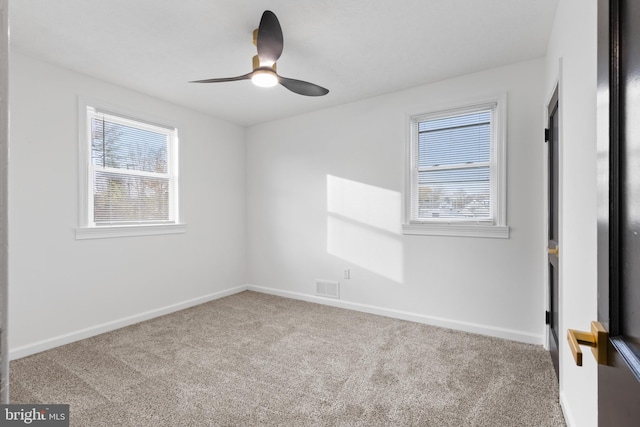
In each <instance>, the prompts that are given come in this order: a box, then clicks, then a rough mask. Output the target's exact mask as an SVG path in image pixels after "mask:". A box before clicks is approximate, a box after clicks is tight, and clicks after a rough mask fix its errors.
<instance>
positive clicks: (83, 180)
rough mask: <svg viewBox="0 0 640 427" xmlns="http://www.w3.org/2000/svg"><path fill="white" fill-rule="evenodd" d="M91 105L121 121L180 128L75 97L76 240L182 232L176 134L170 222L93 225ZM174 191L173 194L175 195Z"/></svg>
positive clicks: (129, 111)
mask: <svg viewBox="0 0 640 427" xmlns="http://www.w3.org/2000/svg"><path fill="white" fill-rule="evenodd" d="M90 108H92V109H94V110H95V111H97V112H102V113H105V114H111V115H113V116H116V117H118V118H121V119H122V120H123V121H128V120H130V121H133V122H136V123H141V124H143V125H144V124H149V125H151V126H157V127H161V128H166V129H175V130H176V131H177V130H178V129H179V128H180V126H177V125H168V124H167V123H168V122H169V121H168V120H165V119H162V118H157V117H151V116H149V115H148V114H144V113H140V112H137V111H131V110H128V109H126V108H123V107H120V106H117V105H112V104H109V103H105V102H102V101H99V100H94V99H88V98H85V97H82V96H79V97H78V141H79V156H78V161H79V169H78V172H79V173H78V183H79V185H78V187H79V188H78V189H79V194H78V196H79V197H78V207H79V215H78V219H79V225H78V228H76V233H75V234H76V236H75V237H76V240H84V239H98V238H110V237H127V236H149V235H157V234H175V233H185V232H186V227H187V226H186V224H185V223H184V214H183V212H184V211H183V209H182V205H183V203H182V198H183V196H182V191H181V187H182V186H181V181H182V176H183V173H182V156H181V151H182V144H181V143H180V141H179V135H178V134H176V137H175V140H174V141H172V143H171V144H170V146H169V147H168V148H169V150H171V151H172V154H171V156H172V157H173V159H174V163H175V165H174V166H173V167H172V168H171V169H172V170H170V171H169V173H170V174H176V171H177V176H174V177H173V188H174V192H173V193H174V194H173V195H171V197H177V200H176V201H175V202H171V203H170V209H172V210H173V209H177V212H171V216H173V221H172V222H170V223H166V222H159V223H149V224H138V223H135V224H130V225H124V224H117V225H96V224H95V223H93V219H92V215H93V206H92V205H91V206H90V201H91V200H92V197H93V196H92V194H90V191H91V188H92V185H93V181H92V175H91V172H92V170H91V167H90V166H89V162H90V161H91V143H90V141H91V135H90V131H89V127H88V124H89V109H90ZM176 193H177V194H176Z"/></svg>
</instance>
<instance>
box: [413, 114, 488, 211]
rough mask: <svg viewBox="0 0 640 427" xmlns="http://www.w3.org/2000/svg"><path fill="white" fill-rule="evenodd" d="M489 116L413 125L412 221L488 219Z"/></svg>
mask: <svg viewBox="0 0 640 427" xmlns="http://www.w3.org/2000/svg"><path fill="white" fill-rule="evenodd" d="M491 117H492V110H481V111H476V112H472V113H464V114H460V115H454V116H450V117H442V118H433V119H429V118H426V119H422V120H417V121H416V122H415V126H417V129H416V130H415V132H416V134H417V141H416V142H417V147H416V148H417V155H416V156H415V162H416V164H415V168H416V175H417V176H416V178H417V191H416V194H415V196H416V199H417V200H416V203H415V204H414V209H415V212H414V217H415V219H417V220H438V219H444V220H448V221H451V220H469V219H473V220H476V221H491V220H492V203H491V166H492V165H491V127H492V126H491V123H492V120H491Z"/></svg>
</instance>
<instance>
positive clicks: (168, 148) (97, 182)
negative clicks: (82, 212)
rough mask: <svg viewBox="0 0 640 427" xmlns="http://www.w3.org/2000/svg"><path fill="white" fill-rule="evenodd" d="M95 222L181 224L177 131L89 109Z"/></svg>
mask: <svg viewBox="0 0 640 427" xmlns="http://www.w3.org/2000/svg"><path fill="white" fill-rule="evenodd" d="M88 126H89V133H90V141H91V147H90V150H91V164H90V165H89V169H90V179H91V181H92V182H91V183H90V187H91V194H90V196H91V199H92V201H90V206H89V208H90V212H91V211H92V212H91V213H92V215H90V220H92V222H93V225H95V226H104V225H128V224H157V223H173V222H175V220H176V214H177V212H176V208H175V206H176V202H177V194H176V188H177V187H176V185H175V181H176V177H177V173H176V172H177V171H176V168H177V159H176V158H175V157H176V154H175V153H176V150H175V143H176V140H177V138H176V130H175V129H169V128H164V127H161V126H157V125H152V124H148V123H145V122H141V121H136V120H132V119H129V118H125V117H121V116H117V115H114V114H110V113H103V112H99V111H96V110H95V109H93V108H88Z"/></svg>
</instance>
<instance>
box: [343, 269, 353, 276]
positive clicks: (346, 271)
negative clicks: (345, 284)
mask: <svg viewBox="0 0 640 427" xmlns="http://www.w3.org/2000/svg"><path fill="white" fill-rule="evenodd" d="M344 278H345V279H351V270H350V269H348V268H347V269H345V270H344Z"/></svg>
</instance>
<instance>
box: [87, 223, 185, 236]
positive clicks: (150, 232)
mask: <svg viewBox="0 0 640 427" xmlns="http://www.w3.org/2000/svg"><path fill="white" fill-rule="evenodd" d="M186 232H187V224H158V225H126V226H117V227H108V226H105V227H83V228H77V229H76V240H84V239H108V238H112V237H130V236H154V235H159V234H179V233H186Z"/></svg>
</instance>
